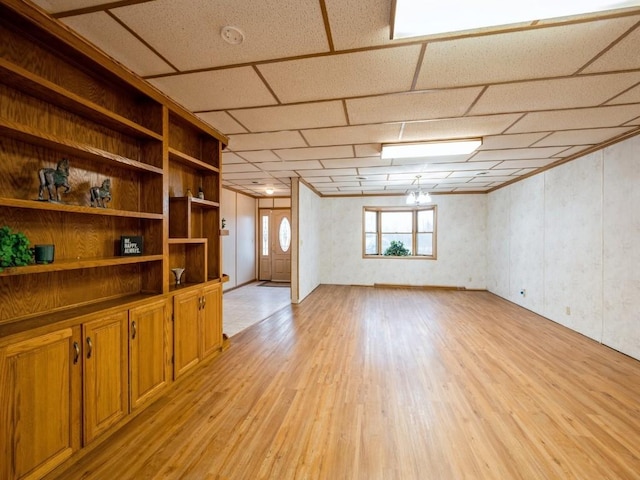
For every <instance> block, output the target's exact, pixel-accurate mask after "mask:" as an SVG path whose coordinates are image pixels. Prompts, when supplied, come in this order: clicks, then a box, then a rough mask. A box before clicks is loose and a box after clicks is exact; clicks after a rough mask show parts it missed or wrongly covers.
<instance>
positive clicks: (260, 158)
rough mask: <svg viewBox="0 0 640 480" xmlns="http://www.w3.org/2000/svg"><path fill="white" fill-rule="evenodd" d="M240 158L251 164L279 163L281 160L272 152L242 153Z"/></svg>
mask: <svg viewBox="0 0 640 480" xmlns="http://www.w3.org/2000/svg"><path fill="white" fill-rule="evenodd" d="M240 156H241V157H242V158H244V159H246V160H247V161H248V162H251V163H261V162H278V161H280V160H281V159H280V158H279V157H278V156H277V155H276V154H274V153H273V152H272V151H271V150H256V151H252V152H242V153H241V154H240Z"/></svg>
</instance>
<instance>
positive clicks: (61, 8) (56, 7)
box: [33, 0, 107, 13]
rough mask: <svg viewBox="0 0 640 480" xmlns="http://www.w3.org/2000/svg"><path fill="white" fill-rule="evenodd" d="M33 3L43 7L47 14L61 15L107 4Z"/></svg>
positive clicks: (92, 0)
mask: <svg viewBox="0 0 640 480" xmlns="http://www.w3.org/2000/svg"><path fill="white" fill-rule="evenodd" d="M33 3H35V4H36V5H39V6H41V7H42V8H44V9H45V10H46V11H47V12H51V13H59V12H67V11H69V10H77V9H79V8H87V7H94V6H97V5H101V4H103V3H107V2H106V1H105V0H33Z"/></svg>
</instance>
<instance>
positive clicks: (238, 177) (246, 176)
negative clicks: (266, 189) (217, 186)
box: [224, 171, 273, 183]
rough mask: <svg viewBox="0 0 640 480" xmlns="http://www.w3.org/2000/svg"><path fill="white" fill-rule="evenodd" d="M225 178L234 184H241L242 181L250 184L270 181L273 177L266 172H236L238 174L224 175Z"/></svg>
mask: <svg viewBox="0 0 640 480" xmlns="http://www.w3.org/2000/svg"><path fill="white" fill-rule="evenodd" d="M224 176H225V178H226V179H227V180H231V181H233V182H235V183H242V181H243V180H244V181H246V182H249V183H251V182H252V181H257V180H271V179H272V178H273V177H271V175H269V174H268V173H266V172H263V171H257V172H251V173H249V172H238V173H225V174H224Z"/></svg>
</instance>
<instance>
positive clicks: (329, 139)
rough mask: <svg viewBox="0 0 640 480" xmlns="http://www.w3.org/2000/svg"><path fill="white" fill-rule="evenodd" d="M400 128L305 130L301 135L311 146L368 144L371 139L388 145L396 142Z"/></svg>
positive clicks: (364, 126) (372, 127)
mask: <svg viewBox="0 0 640 480" xmlns="http://www.w3.org/2000/svg"><path fill="white" fill-rule="evenodd" d="M400 127H401V125H400V124H399V123H388V124H382V125H359V126H355V127H335V128H318V129H314V130H305V131H303V132H302V135H304V138H305V139H306V140H307V142H309V145H311V146H323V145H350V144H353V143H369V142H371V140H372V139H375V140H376V141H377V142H380V143H388V142H396V141H398V139H399V138H400Z"/></svg>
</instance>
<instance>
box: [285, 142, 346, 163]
mask: <svg viewBox="0 0 640 480" xmlns="http://www.w3.org/2000/svg"><path fill="white" fill-rule="evenodd" d="M274 153H275V154H276V155H277V156H278V157H279V158H281V159H283V160H311V159H317V160H322V159H324V158H351V157H353V147H351V145H341V146H337V147H308V148H292V149H283V150H275V152H274Z"/></svg>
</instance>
